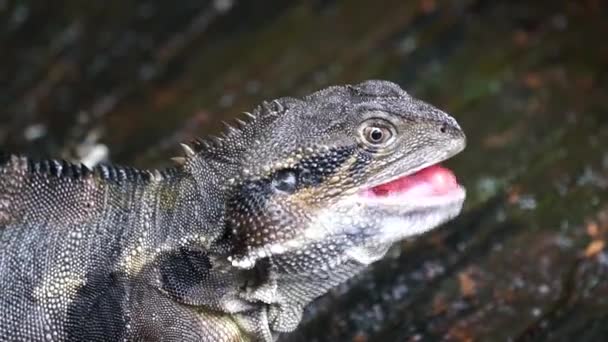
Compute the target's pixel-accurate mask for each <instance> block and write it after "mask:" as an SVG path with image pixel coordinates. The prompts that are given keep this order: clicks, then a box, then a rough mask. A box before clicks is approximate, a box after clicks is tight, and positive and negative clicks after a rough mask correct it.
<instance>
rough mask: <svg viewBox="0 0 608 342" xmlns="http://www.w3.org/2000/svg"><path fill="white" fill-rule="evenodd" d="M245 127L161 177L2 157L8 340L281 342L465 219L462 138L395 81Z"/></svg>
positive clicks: (339, 93) (2, 322)
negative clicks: (379, 267) (400, 249)
mask: <svg viewBox="0 0 608 342" xmlns="http://www.w3.org/2000/svg"><path fill="white" fill-rule="evenodd" d="M249 116H250V119H249V120H248V122H240V123H239V127H238V128H232V127H230V128H229V129H228V131H227V132H226V133H225V134H224V135H223V137H221V138H217V139H215V140H208V141H207V140H199V141H196V142H194V143H193V144H192V145H191V146H184V149H185V153H186V156H185V157H184V158H183V159H181V160H179V163H180V165H179V166H177V167H175V168H172V169H167V170H164V171H149V170H137V169H133V168H127V167H119V166H108V165H102V166H97V167H95V168H94V169H88V168H86V167H84V166H76V165H73V164H69V163H66V162H61V161H52V160H50V161H32V160H30V159H28V158H26V157H21V156H14V155H8V156H3V157H2V158H0V307H2V308H3V310H2V312H0V340H10V341H32V340H34V341H45V340H46V341H107V340H128V341H258V340H259V341H272V340H274V339H276V338H277V336H278V335H279V334H280V333H282V332H288V331H292V330H294V329H295V328H296V327H297V325H298V323H299V321H300V317H301V313H302V309H303V308H304V306H305V305H306V304H308V303H309V302H310V301H312V300H313V299H315V298H316V297H318V296H320V295H322V294H324V293H325V292H327V291H328V290H329V289H330V288H331V287H333V286H335V285H337V284H339V283H341V282H343V281H345V280H347V279H349V278H351V277H352V276H354V275H355V274H357V273H358V272H359V271H361V270H362V269H363V268H364V267H365V266H367V265H368V264H369V263H371V262H374V261H376V260H378V259H379V258H381V257H382V256H383V255H384V254H385V252H386V250H387V249H388V248H389V247H390V246H391V245H392V244H393V243H394V242H396V241H399V240H401V239H404V238H406V237H409V236H412V235H416V234H419V233H422V232H424V231H426V230H429V229H432V228H434V227H436V226H438V225H439V224H441V223H443V222H445V221H447V220H448V219H450V218H452V217H454V216H455V215H457V214H458V213H459V211H460V209H461V206H462V202H463V200H464V190H463V189H462V187H460V186H458V185H457V184H452V183H451V180H450V179H449V177H448V179H447V180H446V179H443V182H444V183H445V184H444V185H446V184H447V186H445V187H444V188H442V187H441V186H440V183H441V181H442V180H441V179H440V177H441V176H442V175H443V176H446V175H445V172H443V173H442V172H441V171H442V170H443V169H440V168H437V167H434V166H433V165H434V164H437V163H438V162H441V161H443V160H445V159H447V158H449V157H451V156H452V155H454V154H456V153H458V152H459V151H461V150H462V149H463V148H464V146H465V137H464V134H463V133H462V130H461V129H460V127H459V126H458V124H457V123H456V121H455V120H454V119H453V118H451V117H450V116H448V115H447V114H445V113H443V112H442V111H440V110H438V109H436V108H434V107H432V106H430V105H428V104H426V103H424V102H422V101H420V100H417V99H415V98H413V97H411V96H409V95H408V94H407V93H406V92H404V91H403V90H402V89H400V88H399V87H398V86H397V85H395V84H393V83H390V82H386V81H367V82H364V83H361V84H358V85H352V86H351V85H347V86H334V87H329V88H327V89H324V90H321V91H318V92H316V93H313V94H311V95H309V96H306V97H303V98H300V99H296V98H281V99H277V100H274V101H272V102H264V103H263V104H262V105H261V106H259V107H258V108H256V109H255V110H254V111H253V113H252V114H249ZM435 176H437V177H435ZM433 177H434V178H433ZM395 189H396V190H395Z"/></svg>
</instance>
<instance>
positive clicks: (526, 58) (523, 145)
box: [0, 0, 608, 341]
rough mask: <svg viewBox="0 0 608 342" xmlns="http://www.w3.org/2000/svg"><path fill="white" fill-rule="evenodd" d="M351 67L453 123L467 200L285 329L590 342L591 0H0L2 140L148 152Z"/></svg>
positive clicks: (603, 273) (597, 288)
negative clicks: (464, 140)
mask: <svg viewBox="0 0 608 342" xmlns="http://www.w3.org/2000/svg"><path fill="white" fill-rule="evenodd" d="M368 78H382V79H388V80H392V81H395V82H398V83H399V84H401V85H402V86H403V87H404V88H405V89H407V90H408V91H410V92H411V93H412V94H414V95H415V96H417V97H419V98H422V99H424V100H426V101H428V102H430V103H433V104H434V105H436V106H438V107H440V108H442V109H444V110H446V111H448V112H450V113H452V114H453V115H454V116H455V117H456V118H457V120H458V121H459V122H460V123H461V125H462V127H463V128H464V130H465V131H466V133H467V136H468V147H467V149H466V150H465V152H464V153H462V154H461V155H459V156H457V157H456V158H455V159H454V160H452V161H450V162H448V165H449V166H450V167H452V168H453V169H454V170H455V171H456V173H457V174H458V175H459V177H460V178H461V181H462V182H463V183H464V185H465V186H466V187H467V190H468V200H467V204H466V210H465V212H464V213H463V215H461V217H460V218H459V219H457V220H456V221H454V222H452V223H450V224H448V225H447V226H445V227H443V228H441V229H438V230H436V231H435V232H432V233H430V234H428V235H425V236H424V237H422V238H419V239H417V240H416V241H408V242H404V243H403V244H401V245H399V246H396V248H395V249H394V251H392V252H391V253H390V254H389V255H388V256H387V257H386V258H385V259H384V260H383V261H381V262H379V263H377V264H375V265H374V266H373V267H372V268H371V269H370V270H369V272H366V273H364V274H363V275H361V276H360V277H357V278H356V279H354V280H353V281H351V282H349V283H348V284H346V285H344V286H342V287H340V288H339V289H336V291H333V292H332V293H330V294H329V295H327V296H325V297H323V298H322V299H321V300H320V301H318V302H317V303H315V304H314V305H313V306H311V308H310V309H309V310H308V312H307V315H306V318H305V321H304V322H303V324H302V326H301V329H300V330H298V331H297V332H295V333H293V334H291V335H289V336H285V337H284V340H295V341H367V340H369V341H419V340H425V341H427V340H429V341H432V340H452V341H545V340H555V341H557V340H562V341H575V340H576V341H601V340H605V339H606V336H608V282H607V280H608V253H606V252H605V248H604V244H605V240H606V237H607V236H608V202H607V198H608V195H607V191H606V188H607V187H608V176H607V174H608V148H607V147H606V146H607V143H608V101H607V100H608V6H607V4H606V2H605V1H601V0H586V1H585V0H581V1H507V0H499V1H489V0H485V1H484V0H462V1H439V0H436V1H435V0H417V1H405V0H393V1H389V0H386V1H380V0H374V1H367V0H354V1H278V0H277V1H239V0H234V1H229V0H218V1H213V2H212V1H200V0H196V1H195V0H184V1H179V2H176V1H124V0H123V1H118V0H115V1H103V2H102V1H97V2H92V1H90V2H85V1H74V0H72V1H69V0H63V1H26V0H14V1H11V0H0V146H1V148H2V149H4V150H8V151H11V152H19V153H28V154H30V155H34V156H45V157H48V156H52V157H56V158H66V159H71V160H81V159H82V158H83V157H84V156H86V155H87V154H90V151H91V150H94V151H100V150H104V149H105V148H107V150H108V151H109V153H108V159H109V160H110V161H112V162H117V163H121V164H129V165H135V166H140V167H152V166H153V167H163V166H167V165H168V160H169V157H172V156H174V155H176V154H178V151H177V148H176V146H177V143H178V142H179V141H187V140H189V139H191V138H193V137H195V136H199V135H206V134H208V133H211V132H217V131H218V130H220V129H221V122H220V121H221V120H229V119H230V118H232V117H234V116H237V115H239V113H240V112H241V111H245V110H250V109H252V108H253V106H254V105H255V104H257V103H259V102H260V101H261V100H262V99H270V98H273V97H277V96H286V95H291V96H296V95H303V94H306V93H308V92H310V91H312V90H316V89H319V88H321V87H324V86H326V85H328V84H336V83H346V82H359V81H361V80H364V79H368Z"/></svg>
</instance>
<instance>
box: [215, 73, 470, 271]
mask: <svg viewBox="0 0 608 342" xmlns="http://www.w3.org/2000/svg"><path fill="white" fill-rule="evenodd" d="M252 117H254V119H253V120H252V121H251V122H249V123H247V124H244V125H243V126H242V128H241V129H240V130H233V132H230V133H228V134H227V136H226V137H225V139H226V140H228V141H226V143H225V144H223V145H225V146H232V147H231V149H232V151H228V153H232V154H238V155H239V157H238V158H233V159H236V160H239V162H238V168H237V169H238V174H237V175H236V176H234V177H231V178H230V179H229V180H228V181H227V184H228V185H227V186H228V188H229V193H230V195H229V196H228V199H227V203H226V206H227V224H228V229H229V231H230V235H231V237H230V239H232V242H233V246H234V247H233V250H232V253H231V256H230V257H229V259H230V261H231V262H232V265H233V266H235V267H239V268H244V269H247V268H251V267H253V266H254V265H255V263H256V261H257V260H259V259H263V258H269V257H270V258H272V259H273V260H275V261H276V262H277V263H278V264H279V265H280V267H283V268H284V269H285V270H287V271H288V272H301V271H306V270H307V269H313V268H318V267H322V268H325V269H328V268H332V267H335V266H337V265H339V264H341V263H343V262H345V261H346V260H348V259H350V260H355V261H357V262H360V263H363V264H368V263H370V262H373V261H374V260H377V259H378V258H380V257H382V256H383V254H384V253H385V252H386V250H387V248H388V247H389V246H390V245H391V244H392V243H394V242H396V241H398V240H401V239H404V238H407V237H410V236H413V235H416V234H420V233H422V232H424V231H427V230H429V229H432V228H434V227H436V226H438V225H439V224H441V223H443V222H445V221H447V220H449V219H450V218H452V217H454V216H455V215H457V214H458V213H459V212H460V209H461V206H462V203H463V201H464V197H465V192H464V189H463V188H462V187H461V186H459V185H458V183H457V182H456V180H455V178H454V176H453V174H452V173H451V172H450V171H449V170H447V169H445V168H442V167H440V166H437V164H438V163H439V162H441V161H443V160H445V159H447V158H449V157H451V156H453V155H454V154H456V153H458V152H460V151H461V150H462V149H463V148H464V146H465V136H464V134H463V132H462V130H461V129H460V127H459V126H458V124H457V123H456V121H455V120H454V119H453V118H452V117H450V116H449V115H447V114H446V113H444V112H442V111H440V110H438V109H436V108H434V107H433V106H431V105H429V104H426V103H425V102H423V101H420V100H417V99H415V98H413V97H411V96H410V95H408V94H407V93H406V92H405V91H403V90H402V89H401V88H400V87H399V86H397V85H396V84H394V83H391V82H386V81H367V82H364V83H361V84H358V85H348V86H335V87H330V88H327V89H324V90H321V91H318V92H316V93H313V94H311V95H309V96H306V97H303V98H301V99H295V98H281V99H278V100H274V101H273V102H270V103H265V104H264V105H262V106H260V107H259V108H257V109H256V110H255V111H254V113H253V115H252ZM230 140H231V141H230ZM220 150H221V149H220ZM237 150H238V151H237ZM223 153H226V151H224V152H223Z"/></svg>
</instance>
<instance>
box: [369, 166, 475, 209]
mask: <svg viewBox="0 0 608 342" xmlns="http://www.w3.org/2000/svg"><path fill="white" fill-rule="evenodd" d="M360 195H361V196H363V197H364V198H366V199H368V200H380V201H386V200H391V202H393V201H394V202H397V203H396V204H398V202H402V201H407V202H411V201H413V200H423V199H433V198H434V199H448V200H449V199H450V198H452V199H454V198H459V197H462V196H463V195H464V189H463V187H462V186H460V184H458V181H457V180H456V176H455V175H454V173H453V172H452V171H450V170H449V169H447V168H445V167H442V166H439V165H432V166H429V167H427V168H424V169H422V170H419V171H417V172H415V173H413V174H410V175H407V176H403V177H399V178H397V179H393V180H391V181H388V182H386V183H383V184H379V185H376V186H374V187H372V188H368V189H365V190H363V191H362V192H361V193H360Z"/></svg>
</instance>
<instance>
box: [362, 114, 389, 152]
mask: <svg viewBox="0 0 608 342" xmlns="http://www.w3.org/2000/svg"><path fill="white" fill-rule="evenodd" d="M359 134H360V135H361V138H362V140H363V142H364V143H365V144H366V145H369V146H372V147H383V146H386V145H388V144H390V143H391V142H393V140H394V137H395V128H394V126H393V125H392V124H390V123H389V122H387V121H385V120H378V119H376V120H371V121H368V122H365V123H364V124H363V125H361V128H360V130H359Z"/></svg>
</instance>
